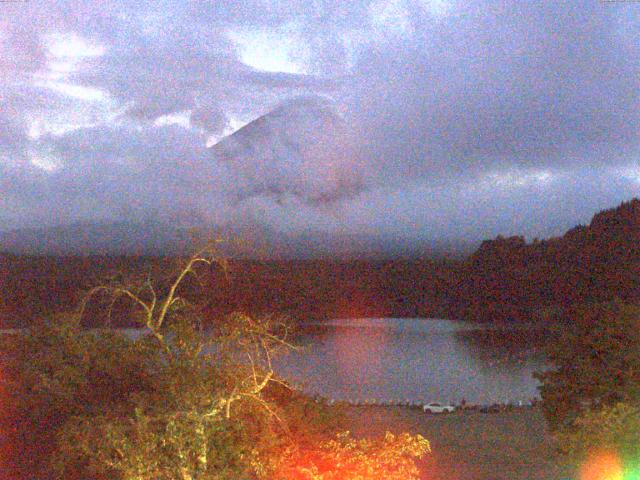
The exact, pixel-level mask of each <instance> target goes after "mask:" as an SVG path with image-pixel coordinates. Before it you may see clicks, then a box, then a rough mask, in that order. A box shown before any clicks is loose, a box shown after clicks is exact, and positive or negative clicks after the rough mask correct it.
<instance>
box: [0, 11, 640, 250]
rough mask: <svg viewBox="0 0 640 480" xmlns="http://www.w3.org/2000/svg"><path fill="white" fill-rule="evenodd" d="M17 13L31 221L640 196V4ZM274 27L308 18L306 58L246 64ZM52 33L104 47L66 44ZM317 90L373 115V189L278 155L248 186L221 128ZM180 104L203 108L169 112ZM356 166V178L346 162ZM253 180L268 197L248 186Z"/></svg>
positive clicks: (371, 219) (537, 221) (14, 144)
mask: <svg viewBox="0 0 640 480" xmlns="http://www.w3.org/2000/svg"><path fill="white" fill-rule="evenodd" d="M440 4H442V5H443V8H441V9H440V7H438V5H440ZM0 9H2V13H3V14H4V15H2V16H0V103H1V107H2V108H0V176H2V178H1V179H0V195H2V198H0V202H1V203H0V204H1V205H3V208H4V209H5V210H6V211H9V212H10V216H11V218H15V219H17V220H16V223H17V224H19V223H20V218H22V220H21V221H22V223H24V224H26V223H29V222H33V221H34V219H39V220H41V221H46V220H47V219H51V221H52V222H56V221H60V222H67V221H72V220H73V219H75V218H83V219H91V218H94V217H95V218H107V217H109V218H117V217H118V216H119V215H122V214H124V213H122V212H126V215H143V214H144V212H145V211H149V210H152V211H154V212H163V211H165V212H168V211H171V212H173V213H171V215H175V216H179V215H180V213H179V212H180V211H184V212H187V211H188V212H193V211H196V210H197V211H199V212H202V214H203V216H204V218H206V219H207V220H208V221H214V222H222V223H225V222H229V221H235V220H237V219H241V220H242V221H258V222H262V223H265V224H270V225H274V226H276V227H277V228H280V229H283V230H286V229H294V230H295V229H300V230H302V229H304V230H305V231H308V230H313V229H322V230H324V231H335V230H339V231H341V232H344V231H358V232H365V233H366V232H376V231H378V232H379V231H385V232H389V231H393V232H396V233H397V234H399V235H407V236H416V237H421V236H422V237H425V236H428V237H435V236H451V237H455V236H467V237H474V238H482V237H483V236H486V235H493V234H496V233H501V232H512V233H516V232H517V231H522V232H525V233H527V234H529V235H546V234H548V233H549V232H551V233H556V232H558V231H559V230H561V229H562V228H565V227H570V226H571V225H572V224H573V223H575V222H576V221H578V220H580V221H584V220H585V219H586V217H588V216H589V215H591V214H592V213H593V212H594V211H595V210H597V209H600V208H604V207H608V206H611V205H612V204H615V203H618V202H619V201H621V200H623V199H627V198H629V197H630V196H633V195H637V194H638V193H640V191H639V188H640V163H639V161H638V158H639V157H638V154H639V153H640V145H639V143H640V142H639V136H638V125H640V108H639V107H640V101H639V98H638V93H639V92H640V88H639V87H640V85H639V83H640V54H639V49H640V27H639V25H640V14H639V12H640V7H638V6H637V5H635V4H632V3H629V4H627V5H621V4H617V3H611V2H597V1H591V0H588V1H587V0H583V1H578V2H555V1H553V2H552V1H541V2H517V1H510V2H507V1H491V2H488V1H479V0H471V1H465V2H462V1H454V0H452V1H450V2H446V1H443V2H430V1H428V0H422V1H421V0H406V1H403V0H398V1H395V2H381V1H378V2H376V1H364V0H363V1H354V2H341V1H340V2H339V1H337V0H335V1H329V0H327V1H318V2H308V1H298V0H287V1H272V2H267V1H264V0H260V1H258V0H256V1H243V2H209V3H204V2H188V3H185V2H177V1H175V2H174V1H160V2H158V1H153V2H152V1H138V2H123V3H119V4H117V5H116V4H115V3H106V4H105V3H104V2H95V1H85V2H79V1H65V2H46V1H45V2H24V3H22V2H20V3H19V4H12V3H11V4H0ZM376 12H377V13H376ZM272 30H273V31H276V30H277V32H278V35H284V36H286V35H288V33H287V32H289V33H290V35H291V39H293V40H291V43H292V44H293V45H294V46H295V47H296V49H294V50H295V51H292V52H291V55H292V58H290V59H289V60H291V61H293V62H294V63H296V65H298V66H300V71H299V72H297V73H291V72H284V71H277V72H271V71H266V70H264V69H260V68H258V67H256V66H252V65H249V64H246V63H245V62H244V59H243V55H242V51H241V50H242V49H241V45H238V44H237V42H235V41H234V37H233V36H230V35H229V32H230V31H233V32H236V36H238V35H239V36H243V35H249V34H251V33H252V32H261V31H268V32H271V31H272ZM283 32H284V33H283ZM51 34H61V35H66V34H74V35H76V36H77V37H79V38H80V39H82V40H83V41H85V42H88V43H89V44H91V45H93V46H96V48H97V47H100V49H101V51H100V53H99V54H91V55H87V56H83V57H82V58H76V59H72V60H73V62H71V61H70V60H69V59H68V58H66V57H64V56H63V57H60V58H58V57H56V56H55V55H53V54H52V53H51V51H50V42H51V38H50V35H51ZM260 38H262V37H260ZM62 41H63V43H65V42H67V43H69V41H68V39H67V37H64V38H63V39H62ZM297 47H299V49H298V48H297ZM275 48H276V46H275V45H274V46H273V49H275ZM266 51H267V52H268V51H269V49H267V50H266ZM64 62H67V63H68V65H66V66H65V64H64ZM56 63H62V64H63V65H62V67H61V66H60V65H58V66H56ZM56 68H58V70H56ZM61 68H62V70H60V69H61ZM65 69H66V70H65ZM55 75H57V77H56V76H55ZM71 87H73V88H75V87H83V88H85V90H78V89H76V90H71ZM86 89H93V90H86ZM318 94H321V95H323V96H330V97H332V98H333V99H334V100H335V103H336V106H337V108H338V109H339V110H340V111H341V112H342V113H343V114H344V116H345V118H346V119H347V121H348V123H349V125H350V126H351V127H352V128H353V129H354V130H355V132H356V143H357V145H355V146H354V151H357V152H358V153H357V154H354V156H356V155H357V159H356V163H357V164H358V165H359V170H358V175H360V174H362V177H361V178H360V177H358V189H357V191H356V192H355V193H353V194H350V195H346V196H338V197H336V199H333V198H332V202H329V203H330V205H329V204H328V203H327V202H322V201H317V195H316V194H315V193H314V192H315V191H316V190H317V185H316V183H314V182H315V181H316V177H317V176H316V177H314V178H313V179H311V180H313V181H308V180H307V179H306V178H305V176H308V170H305V168H307V167H305V166H304V165H303V166H296V165H285V164H282V165H279V164H278V165H275V166H274V165H268V166H266V167H265V168H267V169H268V171H269V172H270V175H271V176H272V177H273V178H271V177H270V181H271V180H272V181H271V184H273V185H277V186H278V188H279V191H278V192H276V193H277V194H271V193H269V191H268V189H267V190H265V189H263V188H261V185H262V183H264V182H262V183H261V181H262V180H264V179H255V181H252V179H251V178H248V177H247V176H246V175H245V176H243V180H242V181H243V182H244V183H243V184H242V185H237V184H235V182H237V178H238V175H239V172H240V171H241V167H237V168H235V170H234V168H233V167H232V166H230V165H227V164H221V163H220V162H216V161H215V160H214V159H212V158H211V155H210V152H208V151H205V148H204V145H205V141H206V137H207V135H214V137H215V138H216V139H217V138H220V136H221V135H222V134H223V132H228V131H229V129H231V128H237V127H238V125H239V124H243V123H246V122H247V121H250V120H253V119H255V118H257V117H258V116H260V115H262V114H264V113H266V112H268V111H270V110H271V109H272V108H274V107H275V106H277V105H279V104H281V103H282V102H283V101H286V100H287V99H289V98H293V97H297V96H299V95H318ZM96 98H97V99H98V100H96ZM185 112H186V113H185ZM175 114H181V115H182V117H181V118H183V120H181V121H183V123H184V122H186V123H188V125H184V124H182V126H178V125H167V122H168V121H169V120H167V119H166V118H165V119H164V123H163V122H158V117H162V116H165V115H169V116H170V115H175ZM185 118H186V119H187V120H185ZM169 123H171V122H170V121H169ZM36 127H37V128H36ZM264 158H268V155H267V156H265V157H264ZM34 162H35V163H34ZM285 163H286V162H285ZM37 164H39V165H40V166H37ZM43 165H44V167H43ZM296 169H298V170H296ZM258 170H260V169H259V168H258ZM311 171H314V170H313V169H311ZM339 171H340V172H342V173H341V175H342V177H340V178H344V176H345V175H348V165H347V166H344V165H343V166H341V167H340V169H339ZM636 172H638V173H636ZM301 178H302V179H304V181H302V180H300V179H301ZM327 178H329V177H327ZM336 178H337V177H336ZM321 187H322V188H321V189H320V190H319V191H321V192H325V191H326V192H334V191H339V190H340V185H338V184H337V183H336V184H335V185H331V184H329V183H327V184H324V183H323V184H322V185H321ZM305 188H309V189H310V191H309V192H307V193H305V192H302V191H301V189H305ZM243 192H253V194H252V195H248V196H247V195H244V194H243V195H240V196H241V197H242V201H241V202H240V203H237V204H236V203H233V202H231V199H237V198H238V197H239V194H240V193H243ZM292 192H294V193H295V195H294V194H292ZM310 199H311V200H310ZM314 199H315V200H314ZM532 205H536V207H532ZM131 212H133V213H131ZM5 216H6V215H5ZM247 219H249V220H247ZM252 219H253V220H252ZM518 229H520V230H518Z"/></svg>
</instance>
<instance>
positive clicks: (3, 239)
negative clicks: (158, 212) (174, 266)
mask: <svg viewBox="0 0 640 480" xmlns="http://www.w3.org/2000/svg"><path fill="white" fill-rule="evenodd" d="M188 241H189V234H188V231H187V230H183V229H177V228H175V227H172V226H170V225H166V224H163V223H160V222H99V223H97V222H79V223H73V224H70V225H61V226H55V227H41V228H25V229H17V230H11V231H8V232H0V251H5V252H9V253H14V254H22V255H166V254H171V253H175V252H177V251H179V250H180V249H181V248H183V247H184V246H185V244H188Z"/></svg>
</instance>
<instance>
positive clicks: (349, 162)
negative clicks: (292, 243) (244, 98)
mask: <svg viewBox="0 0 640 480" xmlns="http://www.w3.org/2000/svg"><path fill="white" fill-rule="evenodd" d="M354 138H355V137H354V135H353V134H352V132H351V130H350V128H349V126H348V125H347V123H346V122H345V121H344V120H343V118H342V117H341V116H340V115H339V114H338V112H337V111H336V110H335V108H334V107H333V106H332V104H331V103H330V102H329V101H328V100H326V99H324V98H321V97H301V98H297V99H294V100H292V101H289V102H287V103H285V104H283V105H281V106H279V107H278V108H276V109H274V110H273V111H271V112H269V113H267V114H266V115H263V116H261V117H259V118H258V119H256V120H254V121H252V122H251V123H249V124H247V125H245V126H244V127H242V128H241V129H239V130H238V131H236V132H235V133H233V134H232V135H229V136H228V137H225V138H223V139H222V140H221V141H220V142H218V143H217V144H215V145H214V146H213V147H211V152H212V155H213V156H214V157H215V158H216V159H217V160H218V161H220V162H223V163H225V164H228V165H229V167H230V171H231V172H232V173H234V174H235V175H236V178H235V181H234V192H235V195H236V198H237V200H238V201H241V200H244V199H245V198H248V197H252V196H269V197H275V198H282V197H283V196H285V195H292V196H295V197H298V198H301V199H302V200H304V201H306V202H309V203H314V204H318V203H328V202H332V201H335V200H338V199H341V198H345V197H349V196H352V195H354V194H356V193H357V192H359V191H360V190H361V189H362V187H363V180H362V175H363V171H362V166H361V163H360V162H359V161H358V153H357V149H356V147H355V145H356V142H355V141H354Z"/></svg>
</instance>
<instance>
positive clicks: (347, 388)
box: [277, 318, 545, 404]
mask: <svg viewBox="0 0 640 480" xmlns="http://www.w3.org/2000/svg"><path fill="white" fill-rule="evenodd" d="M478 328H479V327H478V326H476V325H469V324H466V323H462V322H455V321H451V320H434V319H396V318H387V319H348V320H333V321H331V322H328V323H323V324H321V326H320V325H316V326H313V327H312V328H307V329H305V330H303V332H302V333H301V334H300V335H299V337H298V339H297V342H298V344H299V345H301V346H302V347H303V349H302V351H300V352H293V353H290V354H288V355H287V356H286V357H284V358H281V359H280V360H279V361H278V362H277V363H278V369H279V372H280V373H281V374H283V375H284V376H285V377H286V378H288V379H290V380H292V381H294V382H295V383H298V384H300V385H302V386H303V388H304V390H305V391H307V392H308V393H311V394H319V395H322V396H324V397H328V398H334V399H336V400H366V399H370V400H374V399H375V400H378V401H398V400H400V401H404V400H405V399H407V400H410V401H414V402H415V401H422V402H431V401H445V402H447V401H453V402H456V403H459V402H460V400H461V399H462V398H464V399H465V400H466V401H467V402H468V403H479V404H488V403H493V402H509V401H510V402H518V401H523V402H524V401H528V400H529V399H531V398H532V397H537V396H538V393H537V390H536V386H537V384H538V383H537V381H536V380H535V379H534V378H533V377H532V373H533V372H534V371H536V370H542V369H544V367H545V361H544V358H543V356H542V354H541V353H540V350H539V348H536V347H535V346H534V345H532V342H521V341H520V340H521V339H522V338H524V337H525V335H521V334H520V333H521V332H518V331H514V332H512V333H514V335H512V336H511V337H512V338H511V339H510V340H508V341H501V342H497V344H496V343H495V342H489V343H487V342H486V341H482V340H481V338H480V337H481V334H482V333H485V334H487V330H486V329H483V331H479V330H478ZM529 332H531V330H529ZM531 336H532V335H528V336H527V337H529V338H530V337H531ZM533 337H535V335H533ZM534 343H535V342H534Z"/></svg>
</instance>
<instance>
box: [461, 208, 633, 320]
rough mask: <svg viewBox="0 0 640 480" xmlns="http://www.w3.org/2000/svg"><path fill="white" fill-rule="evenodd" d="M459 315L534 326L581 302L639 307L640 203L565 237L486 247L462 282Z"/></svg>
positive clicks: (499, 241) (600, 217)
mask: <svg viewBox="0 0 640 480" xmlns="http://www.w3.org/2000/svg"><path fill="white" fill-rule="evenodd" d="M459 290H460V292H459V293H460V295H459V297H458V300H457V305H456V309H455V311H456V316H458V317H463V318H468V319H474V320H495V319H503V320H531V319H534V318H536V317H539V316H541V315H542V316H544V315H547V314H549V313H550V312H553V311H558V310H559V309H560V310H561V309H562V308H564V307H567V306H569V305H573V304H576V303H593V302H603V301H610V300H612V299H614V298H620V299H621V300H623V301H627V302H633V303H640V200H639V199H637V198H635V199H633V200H631V201H629V202H623V203H622V204H621V205H619V206H618V207H616V208H612V209H608V210H604V211H601V212H599V213H597V214H595V215H594V216H593V218H592V220H591V222H590V224H589V225H586V226H585V225H579V226H577V227H575V228H572V229H571V230H569V231H567V232H566V233H565V234H564V235H563V236H562V237H557V238H550V239H548V240H542V241H538V240H535V241H534V242H532V243H526V242H525V240H524V238H523V237H518V236H516V237H509V238H504V237H498V238H496V239H494V240H486V241H484V242H482V244H481V245H480V247H479V248H478V249H477V250H476V251H475V252H474V253H473V254H472V255H471V256H470V257H469V258H468V259H467V261H466V262H465V266H464V269H463V271H462V274H461V278H460V288H459Z"/></svg>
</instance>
